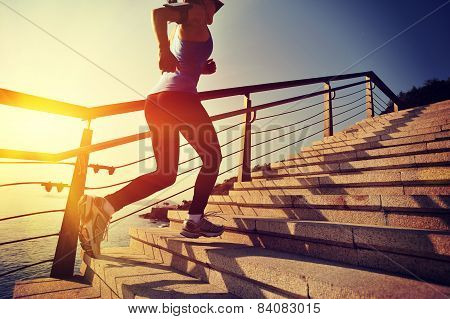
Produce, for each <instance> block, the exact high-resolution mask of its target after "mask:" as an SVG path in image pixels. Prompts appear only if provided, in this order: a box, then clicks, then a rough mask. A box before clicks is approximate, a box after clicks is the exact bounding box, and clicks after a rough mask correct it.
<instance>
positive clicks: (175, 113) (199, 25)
mask: <svg viewBox="0 0 450 319" xmlns="http://www.w3.org/2000/svg"><path fill="white" fill-rule="evenodd" d="M222 6H223V3H222V2H221V1H218V0H184V2H183V3H176V1H173V0H169V4H166V5H164V6H163V7H160V8H157V9H155V10H153V28H154V31H155V34H156V38H157V40H158V43H159V68H160V69H161V71H162V76H161V79H160V81H159V83H158V84H157V85H156V87H154V88H153V90H152V91H151V93H150V94H149V96H148V97H147V100H146V104H145V118H146V120H147V123H148V126H149V129H150V132H151V133H152V139H151V140H152V145H153V151H154V155H155V160H156V164H157V168H156V171H154V172H152V173H149V174H145V175H143V176H140V177H138V178H136V179H135V180H133V181H132V182H131V183H129V184H128V185H127V186H125V187H124V188H122V189H120V190H118V191H117V192H115V193H113V194H110V195H107V196H105V197H95V196H89V195H83V196H82V197H81V198H80V200H79V203H78V207H79V213H80V232H79V239H80V243H81V246H82V248H83V249H84V250H85V251H86V253H87V254H88V255H90V256H91V257H93V258H98V257H99V256H100V254H101V252H100V243H101V242H102V241H103V239H104V238H105V235H106V233H107V228H108V225H109V222H110V220H111V216H112V215H113V214H114V213H115V212H117V211H119V210H120V209H122V208H123V207H125V206H127V205H129V204H132V203H135V202H137V201H139V200H141V199H144V198H146V197H148V196H150V195H152V194H154V193H156V192H158V191H160V190H162V189H164V188H167V187H169V186H171V185H173V184H174V183H175V180H176V178H177V171H178V162H179V146H180V136H179V135H180V133H181V134H183V136H184V138H185V139H186V140H187V141H188V142H189V144H190V145H191V146H192V147H193V148H194V149H195V151H196V152H197V153H198V155H199V156H200V158H201V160H202V163H203V166H202V168H201V170H200V173H199V175H198V177H197V180H196V183H195V188H194V197H193V200H192V204H191V206H190V209H189V217H188V218H187V219H186V220H185V221H184V223H183V229H182V231H181V235H183V236H185V237H188V238H199V237H200V236H205V237H217V236H220V235H221V234H222V233H223V231H224V227H223V226H219V225H215V224H213V223H211V222H210V221H208V220H207V219H206V218H205V216H204V210H205V207H206V205H207V202H208V198H209V196H210V194H211V192H212V189H213V187H214V185H215V183H216V180H217V176H218V173H219V168H220V163H221V161H222V154H221V150H220V144H219V141H218V139H217V134H216V131H215V129H214V126H213V124H212V122H211V120H210V118H209V116H208V113H207V112H206V111H205V109H204V107H203V105H202V104H201V100H200V98H199V95H198V92H197V83H198V80H199V78H200V75H201V74H213V73H215V72H216V64H215V62H214V60H213V59H209V58H210V56H211V54H212V51H213V39H212V36H211V33H210V31H209V28H208V25H211V24H212V23H213V19H214V15H215V14H216V13H217V11H218V10H219V9H220V8H221V7H222ZM170 22H175V23H177V27H176V30H175V34H174V38H173V39H172V41H169V39H168V35H167V24H168V23H170Z"/></svg>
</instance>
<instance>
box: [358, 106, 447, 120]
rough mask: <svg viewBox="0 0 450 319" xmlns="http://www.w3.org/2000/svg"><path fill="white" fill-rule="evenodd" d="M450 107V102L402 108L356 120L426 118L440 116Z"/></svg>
mask: <svg viewBox="0 0 450 319" xmlns="http://www.w3.org/2000/svg"><path fill="white" fill-rule="evenodd" d="M449 108H450V105H449V104H441V105H436V106H435V107H416V108H412V109H407V110H402V111H399V112H392V113H388V114H384V115H380V116H375V117H372V118H366V119H363V120H361V121H358V122H356V124H361V123H370V122H374V121H377V120H382V121H389V120H397V119H409V120H414V119H417V118H420V117H422V118H425V117H439V116H440V115H442V113H445V112H443V111H446V110H448V109H449Z"/></svg>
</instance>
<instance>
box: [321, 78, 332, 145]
mask: <svg viewBox="0 0 450 319" xmlns="http://www.w3.org/2000/svg"><path fill="white" fill-rule="evenodd" d="M323 89H324V90H325V91H328V92H327V93H325V94H324V95H323V108H324V112H323V117H324V122H323V123H324V131H323V136H324V137H327V136H333V102H332V100H333V98H332V91H331V85H330V82H325V83H324V85H323Z"/></svg>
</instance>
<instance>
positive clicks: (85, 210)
mask: <svg viewBox="0 0 450 319" xmlns="http://www.w3.org/2000/svg"><path fill="white" fill-rule="evenodd" d="M93 203H94V200H93V198H92V197H90V196H87V195H83V196H82V197H81V198H80V200H79V202H78V211H79V212H80V232H79V235H78V237H79V239H80V241H82V238H80V237H81V236H82V235H81V232H82V230H83V229H85V230H86V231H87V237H88V238H87V239H88V240H87V241H88V242H89V246H90V251H88V250H87V249H85V248H84V247H83V249H84V250H85V252H86V253H87V254H88V255H89V256H90V257H92V258H98V257H99V254H97V253H95V252H94V249H93V247H94V246H95V242H94V239H93V238H94V236H95V234H94V229H93V228H94V218H93V216H92V215H93V214H94V212H93V208H94V207H93ZM89 213H90V214H89ZM84 241H86V240H84Z"/></svg>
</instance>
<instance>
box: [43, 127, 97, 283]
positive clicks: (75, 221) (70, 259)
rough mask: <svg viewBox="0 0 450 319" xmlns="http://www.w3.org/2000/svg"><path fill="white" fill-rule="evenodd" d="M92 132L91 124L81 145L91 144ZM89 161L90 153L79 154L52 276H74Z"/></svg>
mask: <svg viewBox="0 0 450 319" xmlns="http://www.w3.org/2000/svg"><path fill="white" fill-rule="evenodd" d="M92 133H93V132H92V130H91V129H90V128H89V126H88V128H86V129H85V130H84V131H83V137H82V138H81V144H80V147H84V146H88V145H91V141H92ZM88 161H89V154H79V155H78V157H77V160H76V163H75V169H74V172H73V176H72V183H71V187H70V191H69V196H68V199H67V203H66V210H65V213H64V219H63V222H62V225H61V231H60V233H59V238H58V245H57V246H56V251H55V257H54V259H53V265H52V270H51V277H55V278H57V277H67V276H73V271H74V267H75V257H76V252H77V245H78V229H79V225H80V216H79V215H78V209H77V204H78V200H79V198H80V197H81V196H82V195H83V194H84V187H85V184H86V174H87V169H88Z"/></svg>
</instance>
